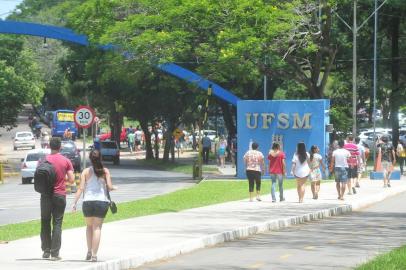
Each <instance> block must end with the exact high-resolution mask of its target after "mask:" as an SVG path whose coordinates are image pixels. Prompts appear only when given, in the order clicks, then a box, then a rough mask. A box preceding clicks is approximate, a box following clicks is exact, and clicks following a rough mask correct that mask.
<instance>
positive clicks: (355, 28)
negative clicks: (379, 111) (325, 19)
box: [333, 0, 388, 137]
mask: <svg viewBox="0 0 406 270" xmlns="http://www.w3.org/2000/svg"><path fill="white" fill-rule="evenodd" d="M387 1H388V0H385V1H383V3H382V4H381V5H379V6H378V3H377V0H375V9H374V12H372V13H371V14H370V15H369V16H368V18H366V20H365V21H363V22H362V24H361V25H360V26H358V25H357V0H354V1H353V4H354V8H353V9H354V10H353V12H354V14H353V24H352V27H351V26H350V25H349V24H348V23H347V22H346V21H345V20H344V19H343V18H341V16H340V15H338V13H337V12H335V11H333V12H334V14H335V15H336V16H337V17H338V18H339V19H340V21H341V22H342V23H344V25H345V26H347V27H348V28H349V29H350V30H351V31H352V39H353V41H352V42H353V47H352V58H353V59H352V61H353V63H352V69H353V70H352V121H353V124H352V133H353V136H354V137H356V136H357V36H358V32H359V30H360V29H361V28H362V27H363V26H364V25H365V24H366V23H367V22H368V21H369V19H370V18H372V16H374V15H376V14H377V12H378V10H379V9H380V8H381V7H382V6H383V5H384V4H385V3H386V2H387ZM375 20H378V19H377V17H376V16H375ZM376 31H377V26H376V28H375V35H376ZM375 59H376V57H375ZM374 76H375V70H374ZM375 86H376V85H375V79H374V88H375ZM374 91H376V89H374ZM375 94H376V93H375ZM375 99H376V97H374V102H375ZM374 113H375V108H374Z"/></svg>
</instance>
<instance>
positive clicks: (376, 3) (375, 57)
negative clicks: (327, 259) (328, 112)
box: [372, 0, 378, 164]
mask: <svg viewBox="0 0 406 270" xmlns="http://www.w3.org/2000/svg"><path fill="white" fill-rule="evenodd" d="M377 6H378V1H377V0H375V10H376V12H375V18H374V19H375V22H374V106H373V112H372V117H373V123H374V136H373V140H374V141H373V148H374V151H373V153H374V154H373V158H374V164H375V159H376V145H375V144H376V142H375V139H376V90H377V88H378V82H377V54H378V53H377V50H376V47H377V35H378V10H377Z"/></svg>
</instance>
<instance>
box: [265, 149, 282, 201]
mask: <svg viewBox="0 0 406 270" xmlns="http://www.w3.org/2000/svg"><path fill="white" fill-rule="evenodd" d="M285 159H286V156H285V153H284V152H283V151H282V150H281V147H280V145H279V143H273V144H272V149H271V150H270V151H269V154H268V160H269V174H270V175H271V180H272V186H271V195H272V202H276V196H275V186H276V180H278V186H279V200H280V201H281V202H282V201H284V200H285V198H284V197H283V177H284V176H285V173H286V162H285Z"/></svg>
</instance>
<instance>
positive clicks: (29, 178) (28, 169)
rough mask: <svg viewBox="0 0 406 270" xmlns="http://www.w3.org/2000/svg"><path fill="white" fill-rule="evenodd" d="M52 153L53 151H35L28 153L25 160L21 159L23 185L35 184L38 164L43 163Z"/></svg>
mask: <svg viewBox="0 0 406 270" xmlns="http://www.w3.org/2000/svg"><path fill="white" fill-rule="evenodd" d="M50 153H51V149H49V148H47V149H35V150H30V151H28V153H27V155H26V156H25V158H23V159H21V161H22V164H21V183H22V184H29V183H33V179H34V173H35V170H36V169H37V165H38V162H40V161H43V160H44V159H45V157H46V155H49V154H50Z"/></svg>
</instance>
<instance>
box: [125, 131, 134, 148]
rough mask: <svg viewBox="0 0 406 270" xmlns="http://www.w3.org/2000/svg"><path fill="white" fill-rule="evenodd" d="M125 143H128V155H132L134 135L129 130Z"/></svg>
mask: <svg viewBox="0 0 406 270" xmlns="http://www.w3.org/2000/svg"><path fill="white" fill-rule="evenodd" d="M127 143H128V148H130V153H132V152H133V149H134V143H135V134H134V132H133V130H130V131H129V133H128V135H127Z"/></svg>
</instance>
